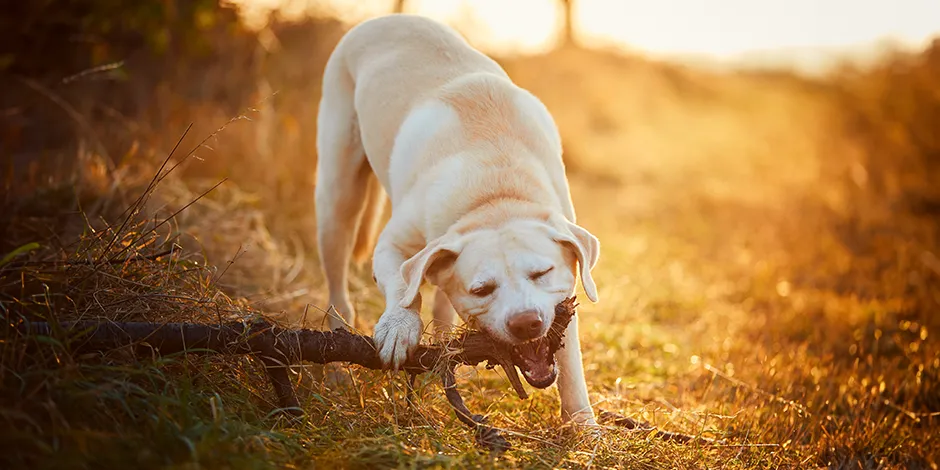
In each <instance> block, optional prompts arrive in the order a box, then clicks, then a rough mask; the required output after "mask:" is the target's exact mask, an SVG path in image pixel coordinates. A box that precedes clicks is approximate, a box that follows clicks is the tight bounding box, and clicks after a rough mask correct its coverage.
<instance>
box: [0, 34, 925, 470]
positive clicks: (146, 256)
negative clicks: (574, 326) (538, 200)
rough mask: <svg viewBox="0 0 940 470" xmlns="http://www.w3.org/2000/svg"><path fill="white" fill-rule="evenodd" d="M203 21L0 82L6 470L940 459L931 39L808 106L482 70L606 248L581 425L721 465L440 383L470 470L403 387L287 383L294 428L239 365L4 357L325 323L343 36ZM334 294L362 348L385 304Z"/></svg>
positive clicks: (764, 80) (361, 281)
mask: <svg viewBox="0 0 940 470" xmlns="http://www.w3.org/2000/svg"><path fill="white" fill-rule="evenodd" d="M221 18H222V17H220V19H219V20H218V21H217V22H216V23H215V27H214V28H212V29H211V30H210V31H208V32H205V33H204V35H205V37H206V38H207V40H208V41H209V43H210V44H212V47H211V48H208V49H207V51H204V52H203V53H201V54H194V53H191V52H185V53H184V52H182V51H176V50H172V48H171V49H170V50H169V52H167V55H164V56H154V55H151V54H149V53H141V52H138V53H135V54H130V55H128V56H126V57H124V58H125V59H126V60H125V61H124V62H123V64H122V65H121V66H120V67H117V68H115V69H113V70H104V71H98V72H91V73H89V74H86V75H81V76H80V77H78V78H76V79H73V80H69V81H65V80H63V78H66V77H72V76H74V75H75V74H76V73H78V72H80V71H81V70H82V69H83V67H85V65H82V66H81V67H78V66H76V67H72V65H74V64H64V66H68V67H69V69H68V70H51V69H44V72H43V73H35V74H26V73H25V72H22V73H18V74H10V75H9V76H4V77H3V78H2V80H3V83H2V85H3V86H2V87H0V89H2V90H4V92H3V93H2V94H0V95H2V96H0V99H2V102H0V107H2V110H0V111H2V117H0V119H2V120H3V123H4V126H3V129H2V132H3V139H2V142H3V143H2V147H0V149H2V152H4V159H5V160H4V161H5V162H9V164H6V165H4V168H3V169H2V171H3V175H4V178H3V187H4V191H3V195H2V204H3V208H4V209H3V211H2V215H0V231H2V235H3V236H2V237H0V259H2V261H0V309H2V311H3V314H4V319H5V321H4V325H3V326H2V327H0V328H2V329H0V341H2V343H0V384H2V389H0V396H2V397H3V398H2V400H0V446H2V447H3V452H0V461H2V462H3V464H2V466H3V467H5V468H72V467H75V468H87V467H90V466H97V467H102V468H111V467H129V466H135V467H139V468H153V467H183V466H186V467H196V466H201V467H207V468H217V467H225V468H257V467H272V466H275V467H294V468H297V467H303V468H307V467H315V466H325V465H327V464H333V465H336V464H340V465H343V466H348V467H479V466H485V465H493V466H501V467H517V466H533V467H569V468H586V467H592V468H593V467H620V468H622V467H630V468H701V467H702V466H706V465H707V466H708V467H723V468H780V467H782V468H810V467H830V468H937V465H940V462H938V460H937V455H940V441H938V437H937V436H938V435H940V434H938V433H937V429H938V423H940V421H938V420H940V415H938V412H940V402H938V399H937V397H940V346H938V345H940V343H938V342H937V337H938V335H940V331H938V330H940V323H938V321H940V320H938V318H940V317H938V316H937V315H936V312H937V311H938V307H940V261H938V259H940V231H938V230H940V229H938V225H937V217H936V213H937V211H936V208H937V207H938V205H940V203H938V201H940V198H938V195H937V193H936V189H937V186H936V184H935V182H936V181H937V175H936V170H937V162H938V161H940V159H938V156H937V155H938V154H937V149H938V148H940V147H938V146H937V141H936V132H934V131H933V130H934V129H936V128H937V125H938V123H940V118H938V114H937V110H938V109H940V100H938V98H937V95H936V92H935V90H936V88H937V82H936V77H937V76H938V74H937V70H938V68H937V67H938V62H937V57H938V55H937V52H938V50H940V49H938V46H937V45H934V46H933V47H932V48H931V49H930V50H928V51H924V52H923V53H920V54H916V55H910V56H898V57H896V58H894V59H892V60H893V62H889V63H886V64H884V65H882V66H880V67H878V68H876V69H874V70H867V71H850V70H846V71H843V72H841V73H840V74H838V75H837V76H834V77H832V78H830V79H827V80H823V81H814V82H810V81H808V80H804V79H801V78H799V77H792V76H757V75H753V74H730V73H729V74H715V73H709V72H703V71H698V70H691V69H684V68H678V67H675V66H673V65H669V64H656V63H651V62H649V61H646V60H644V59H642V58H635V57H627V58H625V57H622V56H619V55H616V54H611V53H606V52H599V51H586V50H582V49H578V48H565V49H563V50H559V51H556V52H554V53H552V54H550V55H548V56H544V57H529V58H516V59H511V60H504V61H503V63H504V64H505V65H506V67H507V69H508V70H509V72H510V74H512V75H513V76H514V77H516V78H517V80H519V82H520V83H521V84H522V85H523V86H526V87H528V88H531V89H532V90H533V91H534V92H535V93H536V94H537V95H538V96H540V97H541V98H543V99H544V100H545V101H546V103H547V104H548V106H549V108H550V109H551V110H552V112H553V113H554V115H555V116H556V118H557V119H558V122H559V124H560V125H561V128H562V133H563V137H564V139H565V148H566V157H565V158H566V161H567V162H568V164H569V169H570V170H571V179H572V186H573V192H574V197H575V202H576V205H577V207H578V210H579V219H580V220H582V221H583V223H584V224H585V225H586V226H588V227H590V228H591V229H592V231H594V232H595V233H596V234H597V235H598V236H599V237H600V238H601V240H602V242H603V243H604V252H603V258H602V261H601V263H600V264H599V266H598V268H597V269H598V272H597V274H596V276H595V278H596V279H597V281H598V285H599V286H600V287H601V289H602V291H601V293H600V294H601V297H602V299H603V303H602V304H599V305H596V306H591V305H586V306H582V307H581V309H580V310H579V317H580V322H581V330H582V344H583V345H584V354H585V362H586V365H587V375H588V381H589V387H590V392H591V397H592V401H594V402H595V403H596V408H595V409H596V410H599V409H604V410H610V411H616V412H617V413H619V414H621V415H623V416H627V417H630V418H632V419H635V420H637V421H643V422H648V423H650V424H652V425H654V426H657V427H659V428H665V429H674V430H677V431H680V432H683V433H686V434H689V435H692V436H701V437H709V438H718V439H725V440H727V441H729V442H733V443H734V445H729V446H724V447H722V446H706V445H699V444H694V443H693V444H689V445H682V446H677V445H674V444H672V443H669V442H664V441H662V440H660V439H655V438H654V437H652V436H650V433H649V432H647V431H640V432H637V431H635V430H634V431H631V430H630V429H626V428H619V427H617V426H610V427H606V428H605V434H604V435H603V436H602V437H601V438H600V439H598V440H587V439H584V437H585V436H583V435H581V434H578V433H575V432H571V430H570V429H567V428H564V427H562V426H560V424H561V423H560V422H559V419H558V417H557V416H556V411H557V396H556V394H555V392H554V391H553V390H552V389H549V390H546V391H540V392H537V393H533V394H532V396H531V397H529V399H528V400H526V401H520V400H518V399H516V398H514V397H512V396H511V395H510V387H508V386H507V381H506V380H505V379H504V378H503V377H500V376H499V374H498V373H497V372H496V371H488V370H473V371H466V372H464V371H463V370H462V369H461V370H459V371H460V372H461V374H460V375H461V376H460V377H458V379H460V380H461V383H466V384H467V386H466V388H465V392H464V394H465V398H466V399H467V406H468V407H469V408H470V409H474V410H481V411H482V413H483V414H485V415H487V416H489V418H490V424H491V425H492V426H494V427H495V428H498V429H500V430H502V432H503V433H504V434H505V435H506V436H507V437H508V438H509V439H510V440H512V441H513V443H514V449H513V450H510V451H509V452H507V453H505V454H504V455H503V456H502V457H500V458H499V459H491V457H490V456H489V455H487V454H484V453H480V452H479V451H478V449H477V448H476V447H475V446H474V445H473V444H472V442H471V441H470V440H468V439H467V438H466V433H465V432H464V429H463V427H462V425H460V424H459V423H458V422H457V421H456V417H455V416H454V414H453V413H450V412H449V409H448V407H447V405H446V404H445V402H444V397H443V394H441V393H440V389H438V388H437V387H438V385H436V384H435V383H432V382H431V381H428V380H425V379H424V378H419V379H418V381H417V383H416V384H415V392H416V394H417V396H418V400H417V401H418V402H419V405H418V406H415V407H408V406H406V405H405V403H406V394H407V392H406V389H407V387H406V384H405V382H404V381H403V380H400V379H401V377H392V379H393V380H389V377H388V375H387V374H384V373H371V372H367V371H364V370H347V371H346V372H347V373H348V375H349V379H350V380H349V383H348V384H345V385H342V386H328V385H326V384H324V382H323V381H322V380H320V375H322V374H321V371H319V370H318V369H315V368H313V367H298V368H294V369H292V370H291V372H290V374H289V376H288V377H289V379H290V380H291V383H292V384H293V386H294V388H295V390H296V391H297V398H298V402H299V405H300V407H301V408H303V409H304V410H305V411H306V415H305V417H304V418H303V419H300V420H297V419H290V420H289V419H286V418H284V417H282V416H281V415H280V414H279V413H277V412H276V411H277V410H278V409H279V408H280V406H281V404H280V403H278V402H277V401H276V400H275V399H273V397H272V395H271V393H270V388H269V387H270V386H269V384H268V383H267V382H266V380H265V371H264V368H263V367H262V366H261V365H259V364H257V363H255V362H253V361H251V360H249V359H248V358H246V357H230V358H223V357H215V356H205V357H189V356H182V355H165V356H162V357H158V356H154V357H139V356H134V355H132V354H129V353H128V352H127V351H124V350H115V351H111V352H108V353H105V354H101V355H96V356H94V357H85V356H76V355H75V354H74V351H71V350H70V349H69V348H68V346H67V344H66V343H62V342H60V341H58V340H57V339H56V338H55V337H43V338H41V339H40V338H37V337H32V338H27V337H25V336H23V334H22V333H21V332H20V331H19V330H18V329H17V328H15V325H16V324H17V323H18V322H21V321H23V320H28V321H45V322H53V323H55V322H65V321H102V320H104V321H148V322H198V323H205V324H216V323H218V322H219V321H220V319H221V321H223V322H225V321H245V320H248V319H251V318H256V317H257V316H259V315H263V316H264V318H266V319H267V320H269V321H273V322H276V323H277V324H279V325H281V326H286V327H311V328H318V327H320V328H322V327H323V326H324V325H323V323H322V318H323V312H322V310H320V309H325V308H327V307H328V306H326V305H325V300H326V299H325V295H324V294H325V293H324V292H323V289H322V282H321V281H320V279H319V275H318V270H317V266H316V263H317V260H316V254H315V250H314V243H313V240H312V238H311V237H310V236H309V235H307V234H310V233H313V231H312V228H313V225H312V220H313V218H312V214H311V213H310V208H311V206H312V202H311V201H312V194H313V191H312V181H313V168H314V165H315V155H313V151H312V149H313V148H314V146H313V132H312V129H314V126H315V116H316V109H315V108H316V100H315V98H314V97H316V96H317V93H318V86H319V81H318V80H317V79H316V78H315V77H318V76H319V73H320V71H321V69H322V64H323V61H324V60H325V57H326V54H327V52H328V51H329V50H330V49H331V47H332V45H333V43H334V42H335V40H337V39H338V37H339V35H340V34H341V32H342V25H340V24H338V23H337V22H335V21H331V20H328V19H321V20H310V21H307V22H304V23H300V24H283V23H275V24H273V25H272V27H271V29H270V30H268V31H266V32H265V33H263V34H262V35H261V36H258V35H256V34H255V33H251V32H247V31H242V30H240V29H238V28H237V27H235V26H233V25H232V23H231V22H229V21H230V20H224V19H221ZM265 35H268V36H265ZM0 56H2V54H0ZM37 57H38V56H37ZM103 57H106V58H107V59H108V60H104V61H103V62H104V63H113V62H114V60H113V59H115V58H116V57H112V56H108V55H105V56H103ZM40 62H41V61H40ZM34 71H35V70H34ZM233 116H234V117H235V119H233ZM190 123H195V127H194V128H193V129H192V130H190V131H189V133H187V134H186V136H185V138H184V139H183V141H182V142H181V144H180V147H179V150H177V151H176V152H175V153H173V154H171V158H170V159H169V160H167V163H166V166H165V167H163V169H162V170H161V171H158V169H159V168H160V167H161V165H162V164H163V161H164V158H165V156H166V155H167V154H170V150H171V149H172V148H173V147H174V145H175V144H176V142H177V140H178V139H179V135H180V134H181V133H183V132H184V131H185V130H186V128H187V126H188V125H189V124H190ZM220 127H222V128H223V129H222V130H221V131H219V132H216V130H217V129H219V128H220ZM206 136H209V138H208V139H207V140H205V141H203V139H205V138H206ZM190 150H192V152H189V151H190ZM187 152H188V153H187ZM8 157H9V159H7V158H8ZM177 165H178V166H177ZM172 167H175V169H174V170H173V171H172V172H170V173H167V170H169V169H170V168H172ZM153 175H159V176H158V179H160V181H159V184H156V182H155V180H152V177H153ZM226 178H227V179H226ZM223 181H224V182H223ZM151 182H154V184H151ZM220 183H221V185H219V184H220ZM217 185H218V186H217ZM141 195H147V197H145V198H142V199H140V200H138V198H139V197H140V196H141ZM353 282H354V285H353V292H354V300H355V302H356V304H357V307H358V308H359V310H360V312H362V314H363V315H362V316H363V318H364V320H365V325H364V327H363V330H362V331H361V333H364V334H368V333H369V332H370V331H371V330H370V329H369V327H368V325H369V324H370V323H371V322H374V320H375V319H376V318H377V316H378V313H379V312H380V311H381V308H382V305H381V297H380V296H378V295H377V294H376V292H375V289H374V287H373V286H372V284H371V279H370V278H369V276H368V273H358V274H357V275H356V276H354V280H353ZM262 312H263V314H262ZM27 342H30V343H31V344H38V345H39V348H38V349H37V351H36V352H35V353H31V354H28V355H27V354H24V353H23V351H24V346H25V344H26V343H27ZM458 430H459V431H458Z"/></svg>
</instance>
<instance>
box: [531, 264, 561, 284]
mask: <svg viewBox="0 0 940 470" xmlns="http://www.w3.org/2000/svg"><path fill="white" fill-rule="evenodd" d="M553 269H555V267H554V266H552V267H550V268H548V269H545V270H542V271H537V272H534V273H532V274H529V279H531V280H533V281H537V280H538V279H539V278H541V277H542V276H544V275H546V274H548V273H550V272H552V270H553Z"/></svg>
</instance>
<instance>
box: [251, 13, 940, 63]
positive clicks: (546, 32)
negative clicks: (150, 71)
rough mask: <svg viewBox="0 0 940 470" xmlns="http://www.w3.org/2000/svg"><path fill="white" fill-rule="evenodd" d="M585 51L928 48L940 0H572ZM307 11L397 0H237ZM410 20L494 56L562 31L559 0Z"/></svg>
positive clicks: (728, 54) (715, 54) (727, 53)
mask: <svg viewBox="0 0 940 470" xmlns="http://www.w3.org/2000/svg"><path fill="white" fill-rule="evenodd" d="M574 2H575V13H574V26H575V29H576V34H577V37H578V39H579V40H580V41H581V42H582V43H583V44H585V45H606V46H614V47H619V48H624V49H630V50H635V51H640V52H644V53H646V54H648V55H651V56H664V57H669V56H696V57H701V58H708V59H714V60H735V59H738V58H742V57H753V56H754V54H755V53H758V52H761V51H764V52H767V51H770V52H777V53H779V54H787V53H789V54H791V55H794V56H796V55H800V54H812V53H813V52H814V51H828V50H832V49H836V50H840V49H846V48H853V49H854V50H856V51H857V50H858V46H865V45H870V44H872V43H874V42H875V41H878V40H883V39H890V40H893V41H895V42H897V43H899V44H903V45H907V46H910V47H923V46H924V45H925V44H927V43H928V42H929V40H930V39H931V38H932V37H935V36H940V0H642V1H639V0H574ZM233 3H240V4H250V5H253V6H254V7H255V8H264V7H265V6H270V5H281V6H285V4H286V6H285V8H287V9H288V10H293V11H296V12H299V11H302V10H303V9H304V8H306V7H307V6H308V5H310V4H317V5H320V6H323V5H326V6H327V7H328V8H331V9H333V11H334V12H335V13H337V14H338V15H339V16H341V17H342V18H343V19H344V20H347V21H349V22H353V23H354V22H358V21H362V20H364V19H366V18H369V17H373V16H377V15H381V14H384V13H387V12H389V11H390V8H391V5H392V1H391V0H233ZM406 5H407V6H406V8H407V10H408V12H411V13H418V14H422V15H426V16H430V17H433V18H436V19H439V20H442V21H445V22H449V23H452V24H454V26H457V27H458V28H459V29H461V31H462V32H464V34H466V35H467V36H468V39H470V41H471V42H472V43H474V45H476V46H478V47H480V48H481V49H483V50H484V51H486V52H491V53H492V52H502V53H527V52H541V51H544V50H546V49H548V48H550V47H551V45H552V44H553V41H554V38H556V37H557V34H558V32H559V31H560V21H559V19H560V13H561V2H560V0H406Z"/></svg>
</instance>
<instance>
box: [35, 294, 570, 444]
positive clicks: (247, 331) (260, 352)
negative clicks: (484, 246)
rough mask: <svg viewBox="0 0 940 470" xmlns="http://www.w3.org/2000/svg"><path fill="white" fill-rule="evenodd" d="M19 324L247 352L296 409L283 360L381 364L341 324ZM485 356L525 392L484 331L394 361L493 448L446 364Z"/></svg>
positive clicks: (558, 325) (163, 346) (508, 353)
mask: <svg viewBox="0 0 940 470" xmlns="http://www.w3.org/2000/svg"><path fill="white" fill-rule="evenodd" d="M576 307H577V304H576V303H575V299H574V297H572V298H569V299H567V300H565V301H563V302H561V303H559V304H558V305H557V306H556V307H555V319H554V321H553V323H552V325H551V328H550V329H549V333H548V334H547V335H546V336H545V338H544V340H543V341H544V342H545V344H544V345H542V346H540V347H547V348H548V353H549V354H552V355H554V353H555V352H556V351H557V350H558V349H559V348H560V347H561V345H562V339H563V336H564V332H565V329H566V328H567V326H568V324H569V323H570V322H571V319H572V317H573V316H574V314H575V309H576ZM19 329H20V331H22V332H24V333H27V334H31V335H44V336H53V335H55V334H56V333H57V332H61V333H65V334H66V335H68V336H69V337H70V340H69V344H70V345H71V347H72V351H73V352H76V353H87V352H100V351H107V350H112V349H116V348H120V347H124V346H136V347H138V348H141V347H144V348H146V347H149V348H151V349H152V350H155V351H156V352H157V353H158V354H173V353H179V352H183V353H186V354H253V355H255V356H257V357H259V358H260V359H261V361H262V362H263V363H264V365H265V370H266V371H267V372H268V376H269V379H270V380H271V385H272V386H273V388H274V392H275V394H276V395H277V399H278V403H279V404H280V406H281V407H282V408H283V409H284V410H285V411H286V412H288V413H291V414H294V415H301V414H303V410H302V409H301V408H300V403H299V401H298V400H297V396H296V394H295V393H294V388H293V386H292V384H291V382H290V380H289V379H288V376H287V368H288V366H289V365H290V364H296V363H298V362H301V361H306V362H313V363H317V364H326V363H329V362H349V363H353V364H358V365H360V366H362V367H365V368H368V369H375V370H381V369H384V367H383V364H382V362H381V360H380V359H379V356H378V352H377V351H376V348H375V344H374V343H373V342H372V338H371V337H369V336H364V335H357V334H353V333H350V332H349V331H346V330H342V329H337V330H334V331H315V330H307V329H302V330H291V329H284V328H280V327H278V326H275V325H274V324H272V323H270V322H268V321H265V320H257V321H254V322H251V323H247V322H230V323H225V324H220V325H205V324H194V323H163V324H161V323H148V322H121V323H118V322H95V321H78V322H62V323H59V324H56V325H53V324H50V323H46V322H30V323H23V324H21V325H20V326H19ZM482 362H486V363H487V364H488V366H489V367H493V366H496V365H498V366H500V367H502V368H503V370H504V371H505V372H506V376H507V377H508V379H509V382H510V383H511V384H512V386H513V389H514V390H515V391H516V393H517V394H518V395H519V397H520V398H523V399H525V398H527V397H528V394H527V393H526V390H525V388H524V387H523V385H522V381H521V380H520V379H519V374H518V373H517V371H516V366H515V363H514V359H513V349H512V346H510V345H507V344H504V343H501V342H498V341H494V340H493V338H492V337H490V336H489V335H487V334H485V333H483V332H478V331H468V332H466V333H464V334H462V335H460V336H458V337H456V338H454V339H452V340H450V341H447V342H444V343H440V344H434V345H422V346H419V347H418V349H417V350H416V351H415V353H414V354H412V355H411V357H410V358H409V359H408V361H407V362H406V363H405V364H404V366H403V367H402V369H403V370H405V371H407V372H408V373H409V374H411V375H416V374H420V373H426V372H435V373H438V374H440V375H441V377H442V379H443V381H444V390H445V394H446V395H447V399H448V402H449V403H450V404H451V406H452V407H454V410H455V412H456V413H457V417H458V418H459V419H460V420H461V422H463V423H465V424H467V425H468V426H470V427H471V428H472V429H474V430H475V431H476V437H477V441H478V442H479V443H480V444H482V445H484V446H486V447H488V448H490V449H494V450H505V449H507V448H508V447H509V443H508V442H507V441H506V440H505V439H504V438H503V437H502V436H500V435H499V432H498V431H496V430H495V429H493V428H490V427H488V426H486V425H485V418H484V417H482V416H480V415H474V414H472V413H470V411H469V410H467V407H466V405H465V404H464V403H463V399H462V398H461V397H460V395H459V393H458V392H457V388H456V379H455V377H454V368H455V367H457V366H458V365H470V366H476V365H478V364H480V363H482Z"/></svg>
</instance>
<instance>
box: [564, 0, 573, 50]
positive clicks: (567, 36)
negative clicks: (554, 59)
mask: <svg viewBox="0 0 940 470" xmlns="http://www.w3.org/2000/svg"><path fill="white" fill-rule="evenodd" d="M561 4H562V6H563V7H564V11H563V13H562V21H563V22H564V23H563V26H564V36H563V37H562V45H563V46H569V45H573V44H574V25H573V24H572V19H573V17H572V15H571V11H572V10H573V9H574V0H561Z"/></svg>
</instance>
